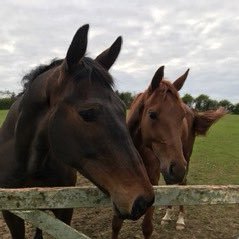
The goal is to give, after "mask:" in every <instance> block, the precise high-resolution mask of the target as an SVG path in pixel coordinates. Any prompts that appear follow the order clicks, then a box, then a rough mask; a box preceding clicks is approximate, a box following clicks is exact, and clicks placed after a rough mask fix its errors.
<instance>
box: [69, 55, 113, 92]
mask: <svg viewBox="0 0 239 239" xmlns="http://www.w3.org/2000/svg"><path fill="white" fill-rule="evenodd" d="M81 64H82V66H83V67H81V68H80V69H79V70H76V72H75V73H74V74H73V78H74V79H75V80H76V81H77V80H78V79H79V78H81V77H83V76H84V75H85V74H86V72H87V73H88V74H89V80H90V81H91V82H94V81H96V82H98V83H101V84H102V86H104V87H113V86H114V81H113V78H112V77H111V75H110V74H109V73H108V71H107V70H105V69H104V68H103V67H102V66H101V65H100V64H99V63H98V62H96V61H94V60H93V59H91V58H89V57H84V58H83V59H82V60H81Z"/></svg>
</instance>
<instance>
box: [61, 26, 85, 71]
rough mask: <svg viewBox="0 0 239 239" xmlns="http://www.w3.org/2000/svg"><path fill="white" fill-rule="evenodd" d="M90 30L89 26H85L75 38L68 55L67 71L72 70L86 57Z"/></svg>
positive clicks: (66, 61) (78, 31)
mask: <svg viewBox="0 0 239 239" xmlns="http://www.w3.org/2000/svg"><path fill="white" fill-rule="evenodd" d="M88 30H89V24H86V25H83V26H82V27H80V28H79V29H78V30H77V32H76V34H75V36H74V37H73V40H72V42H71V44H70V47H69V49H68V51H67V54H66V60H65V63H66V69H67V70H71V69H72V67H74V66H75V65H77V63H78V62H79V61H80V60H81V58H82V57H83V56H84V55H85V52H86V47H87V35H88Z"/></svg>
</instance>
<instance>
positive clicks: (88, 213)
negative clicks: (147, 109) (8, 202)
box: [0, 111, 239, 239]
mask: <svg viewBox="0 0 239 239" xmlns="http://www.w3.org/2000/svg"><path fill="white" fill-rule="evenodd" d="M5 115H6V111H0V123H2V121H3V119H4V117H5ZM238 145H239V116H235V115H228V116H226V117H224V118H223V119H222V120H220V121H219V122H218V123H217V124H215V125H214V126H213V127H212V128H211V130H210V131H209V133H208V135H207V136H206V137H198V138H197V140H196V143H195V146H194V151H193V155H192V158H191V163H190V170H189V175H188V184H239V146H238ZM89 184H90V183H89V182H88V181H87V180H86V179H84V178H83V177H81V176H79V178H78V185H81V186H82V185H89ZM164 213H165V209H164V208H156V210H155V214H154V227H155V230H154V233H153V236H152V239H184V238H186V239H189V238H190V239H191V238H192V239H212V238H215V239H238V238H239V205H226V206H225V205H216V206H200V207H199V206H197V207H196V206H190V207H186V229H185V230H184V231H180V232H178V231H176V230H175V221H174V222H172V223H171V224H169V225H168V226H166V227H162V226H161V225H160V221H161V218H162V217H163V215H164ZM176 215H177V210H176V209H175V219H176ZM111 216H112V210H111V208H92V209H91V208H89V209H77V210H75V212H74V217H73V220H72V226H73V227H74V228H76V229H77V230H80V231H82V232H83V233H85V234H87V235H88V236H90V237H91V238H95V239H103V238H104V239H106V238H110V235H111ZM141 221H142V219H140V220H139V221H137V222H131V221H126V222H124V225H123V228H122V230H121V233H120V239H129V238H130V239H142V238H143V236H142V233H141V230H140V223H141ZM33 231H34V229H33V228H32V227H28V229H27V232H28V233H27V238H32V233H33ZM0 238H4V239H9V238H10V237H9V233H8V231H7V229H6V226H5V224H4V223H3V221H2V220H1V219H0ZM47 238H48V237H47Z"/></svg>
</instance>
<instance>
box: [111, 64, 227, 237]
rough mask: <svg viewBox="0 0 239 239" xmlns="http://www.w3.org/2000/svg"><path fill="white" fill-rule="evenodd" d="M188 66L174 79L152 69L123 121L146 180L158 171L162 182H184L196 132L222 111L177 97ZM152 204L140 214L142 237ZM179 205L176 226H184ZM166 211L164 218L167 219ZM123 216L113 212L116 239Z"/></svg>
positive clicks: (147, 231)
mask: <svg viewBox="0 0 239 239" xmlns="http://www.w3.org/2000/svg"><path fill="white" fill-rule="evenodd" d="M188 72H189V70H187V71H186V72H185V74H183V75H182V76H181V77H179V78H178V79H177V80H176V81H174V83H170V82H169V81H166V80H164V67H163V66H162V67H160V68H159V69H158V70H157V72H156V73H155V75H154V77H153V79H152V81H151V84H150V86H149V87H148V89H147V90H146V91H145V92H144V93H141V94H139V95H138V96H137V97H136V99H135V100H134V102H133V103H132V105H131V108H130V111H129V114H128V117H127V124H128V128H129V131H130V134H131V136H132V139H133V142H134V144H135V146H136V148H137V149H138V151H139V153H140V155H141V156H142V158H143V162H144V165H145V167H146V169H147V173H148V175H149V178H150V181H151V183H152V184H153V185H158V181H159V177H160V172H161V173H162V175H163V177H164V180H165V182H166V184H181V185H185V184H186V176H187V172H188V167H189V160H190V156H191V154H192V149H193V144H194V140H195V137H196V135H205V134H206V132H207V130H208V129H209V128H210V126H211V125H212V124H213V123H215V122H216V121H217V120H218V119H219V118H221V117H222V116H223V115H225V113H226V111H225V110H224V109H223V108H220V109H218V110H215V111H212V110H211V111H206V112H200V113H199V112H196V111H194V110H192V109H190V108H189V107H188V106H187V105H186V104H184V103H183V101H182V100H181V99H180V97H179V94H178V91H179V90H180V89H181V88H182V86H183V84H184V82H185V80H186V78H187V75H188ZM153 210H154V209H153V207H151V208H149V209H148V210H147V212H146V214H145V216H144V219H143V223H142V230H143V234H144V238H145V239H149V238H151V234H152V232H153V224H152V216H153ZM183 213H184V211H183V207H182V206H180V215H179V219H178V221H177V225H178V227H183V226H184V220H183ZM169 216H170V215H169V213H168V212H167V215H166V216H165V217H164V219H163V220H164V221H168V220H169V219H171V218H170V217H169ZM122 222H123V220H121V219H119V218H117V216H114V218H113V222H112V231H113V232H112V238H113V239H117V238H118V234H119V230H120V228H121V226H122Z"/></svg>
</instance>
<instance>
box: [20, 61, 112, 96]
mask: <svg viewBox="0 0 239 239" xmlns="http://www.w3.org/2000/svg"><path fill="white" fill-rule="evenodd" d="M62 62H63V59H56V58H54V59H53V60H51V62H50V63H49V64H41V65H39V66H37V67H35V68H34V69H32V70H31V71H30V72H29V73H27V74H26V75H25V76H23V78H22V84H23V91H22V93H20V94H23V93H24V92H25V91H26V90H27V89H28V88H29V86H30V85H31V84H32V82H33V81H34V80H35V79H36V78H37V76H39V75H41V74H42V73H44V72H46V71H48V70H50V69H53V68H55V67H57V66H59V65H61V64H62ZM79 66H80V68H81V69H80V70H78V71H76V73H75V74H74V75H73V78H75V79H77V78H78V77H80V76H83V75H84V74H85V73H86V71H87V72H90V77H89V80H90V81H92V80H93V79H94V77H92V75H93V74H95V75H97V80H98V81H99V82H101V83H102V84H103V86H106V87H107V86H108V87H112V86H113V85H114V81H113V79H112V77H111V76H110V74H109V73H108V72H107V71H106V70H105V69H104V68H103V67H102V66H101V65H100V64H98V63H97V62H96V61H94V60H92V59H91V58H89V57H84V58H83V59H82V60H81V64H80V65H79Z"/></svg>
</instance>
